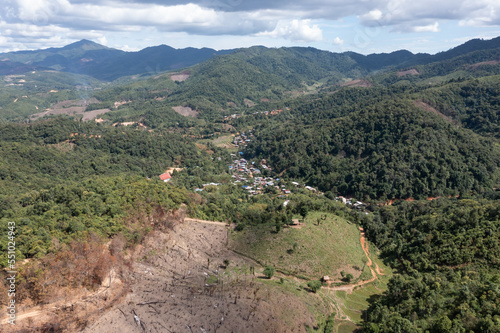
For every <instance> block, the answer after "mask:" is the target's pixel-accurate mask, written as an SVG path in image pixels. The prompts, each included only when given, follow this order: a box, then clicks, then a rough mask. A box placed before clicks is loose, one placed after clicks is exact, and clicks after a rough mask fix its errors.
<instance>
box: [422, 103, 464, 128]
mask: <svg viewBox="0 0 500 333" xmlns="http://www.w3.org/2000/svg"><path fill="white" fill-rule="evenodd" d="M413 104H415V106H416V107H419V108H421V109H424V110H426V111H429V112H432V113H434V114H437V115H438V116H440V117H441V118H443V119H444V120H446V121H448V122H450V123H454V124H455V123H456V121H454V120H453V119H452V118H450V117H448V116H446V115H444V114H442V113H441V112H439V111H438V110H436V109H435V108H433V107H432V106H430V105H429V104H427V103H425V102H423V101H421V100H416V101H414V102H413Z"/></svg>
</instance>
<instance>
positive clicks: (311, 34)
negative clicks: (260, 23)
mask: <svg viewBox="0 0 500 333" xmlns="http://www.w3.org/2000/svg"><path fill="white" fill-rule="evenodd" d="M310 21H311V20H292V21H290V22H286V23H285V22H279V23H278V25H277V26H276V28H275V29H274V30H273V31H266V32H261V33H257V34H256V36H269V37H274V38H285V39H289V40H292V41H295V42H315V41H321V40H322V39H323V31H322V30H321V28H320V27H319V26H318V25H317V24H314V25H310Z"/></svg>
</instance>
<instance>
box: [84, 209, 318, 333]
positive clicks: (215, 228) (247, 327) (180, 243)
mask: <svg viewBox="0 0 500 333" xmlns="http://www.w3.org/2000/svg"><path fill="white" fill-rule="evenodd" d="M227 233H228V229H227V228H226V226H225V224H224V223H220V222H210V221H203V220H197V219H186V220H185V222H183V223H180V224H178V225H176V226H175V227H174V229H173V231H172V233H171V234H165V233H159V232H156V233H153V234H151V235H150V236H149V237H148V239H147V240H146V241H145V243H144V246H143V247H141V248H139V249H138V250H137V251H135V252H134V253H133V254H131V255H132V256H133V257H134V258H136V259H137V262H136V263H135V264H134V267H133V272H132V277H131V280H132V281H133V282H132V286H131V292H130V293H129V294H128V295H127V296H126V297H125V298H124V299H123V301H122V302H121V303H120V304H116V305H115V306H113V307H112V308H111V309H110V310H109V311H108V312H107V313H105V314H103V315H102V316H101V317H100V318H99V319H98V320H97V321H96V322H95V323H93V324H92V325H91V326H89V327H88V328H87V329H85V330H84V332H86V333H100V332H110V333H112V332H117V333H124V332H190V331H192V332H291V331H292V329H293V331H294V332H305V331H306V329H305V325H309V326H312V325H314V324H315V319H314V317H313V316H311V315H310V314H309V313H308V311H307V308H306V305H304V304H301V303H300V302H296V301H294V300H295V299H294V298H293V296H291V295H283V294H279V293H277V292H276V289H275V288H274V287H273V286H268V285H266V284H264V283H263V282H261V281H259V279H256V278H255V276H254V275H252V274H250V269H249V267H254V266H255V263H254V262H252V261H250V260H248V259H246V258H244V257H242V256H239V255H237V254H235V253H234V252H232V251H230V250H228V249H227V248H226V245H225V244H226V242H227ZM224 259H228V260H229V262H230V264H229V265H228V266H227V267H226V266H224ZM280 295H281V296H280ZM289 311H292V312H293V313H297V315H296V316H295V318H294V322H293V324H292V326H291V327H290V326H289V325H287V323H285V322H284V321H283V319H281V318H284V313H285V312H289Z"/></svg>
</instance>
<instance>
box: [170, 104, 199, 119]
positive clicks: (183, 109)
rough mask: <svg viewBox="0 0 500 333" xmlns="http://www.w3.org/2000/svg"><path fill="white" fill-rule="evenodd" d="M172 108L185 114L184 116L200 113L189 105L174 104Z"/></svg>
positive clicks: (196, 115)
mask: <svg viewBox="0 0 500 333" xmlns="http://www.w3.org/2000/svg"><path fill="white" fill-rule="evenodd" d="M172 109H174V111H175V112H177V113H178V114H180V115H182V116H184V117H194V118H196V117H198V115H199V114H200V112H199V111H197V110H193V109H191V108H190V107H188V106H172Z"/></svg>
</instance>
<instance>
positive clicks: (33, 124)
mask: <svg viewBox="0 0 500 333" xmlns="http://www.w3.org/2000/svg"><path fill="white" fill-rule="evenodd" d="M499 52H500V37H498V38H494V39H491V40H471V41H469V42H466V43H464V44H462V45H460V46H457V47H455V48H453V49H450V50H448V51H444V52H440V53H438V54H435V55H430V54H423V53H422V54H413V53H411V52H408V51H396V52H392V53H383V54H371V55H361V54H357V53H354V52H343V53H334V52H328V51H322V50H318V49H314V48H300V47H281V48H266V47H262V46H254V47H249V48H240V49H233V50H223V51H215V50H212V49H194V48H187V49H173V48H171V47H168V46H165V45H162V46H158V47H150V48H147V49H144V50H141V51H137V52H126V51H121V50H116V49H111V48H107V47H105V46H102V45H99V44H97V43H94V42H91V41H87V40H82V41H80V42H77V43H74V44H71V45H68V46H66V47H62V48H52V49H46V50H37V51H29V52H28V51H26V52H21V53H16V52H11V53H6V54H2V55H1V56H0V59H4V61H2V66H0V75H2V76H0V82H2V83H3V85H2V87H1V88H0V228H3V229H5V230H8V226H9V223H12V222H14V221H15V225H16V232H15V237H16V239H15V242H16V249H15V257H16V265H17V268H16V269H17V273H16V274H17V276H16V281H17V283H18V284H17V286H16V287H17V290H16V304H18V305H19V306H18V308H17V309H18V313H17V323H16V324H17V325H16V326H15V327H12V326H10V324H8V319H7V313H6V312H5V311H4V312H2V313H1V314H0V323H1V328H0V330H1V331H2V332H3V331H5V332H89V333H91V332H95V333H97V332H305V333H310V332H318V333H326V332H328V333H332V332H335V333H337V332H366V333H372V332H373V333H375V332H411V333H413V332H415V333H421V332H430V333H434V332H436V333H437V332H496V331H497V330H498V329H499V327H500V326H499V325H500V324H499V323H500V322H499V318H500V312H499V309H498V306H497V304H499V302H500V293H499V290H500V287H499V286H500V284H499V283H500V280H499V276H500V259H499V258H500V246H499V244H500V243H499V239H500V224H499V222H498V221H499V220H500V215H499V214H500V201H499V199H500V196H499V192H498V189H499V188H500V142H499V141H498V140H499V138H500V118H499V115H500V100H499V96H500V63H499V62H498V56H499V54H500V53H499ZM7 59H8V60H7ZM82 59H83V60H82ZM117 59H120V60H119V61H118V60H117ZM58 61H59V62H58ZM27 63H29V66H28V65H27ZM160 175H161V176H162V177H161V178H160ZM3 229H2V230H3ZM11 233H13V232H11ZM11 237H13V236H11ZM8 248H9V242H8V239H7V238H6V237H4V238H0V263H1V265H2V267H3V268H4V269H3V270H2V271H1V274H2V277H3V282H2V283H0V305H1V306H2V307H5V306H6V305H7V304H8V301H9V298H8V296H7V295H8V293H7V291H8V288H7V282H6V281H7V280H6V279H4V278H6V277H7V274H8V273H7V272H8V270H7V267H8V266H9V259H10V258H9V257H8V251H7V249H8Z"/></svg>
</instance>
